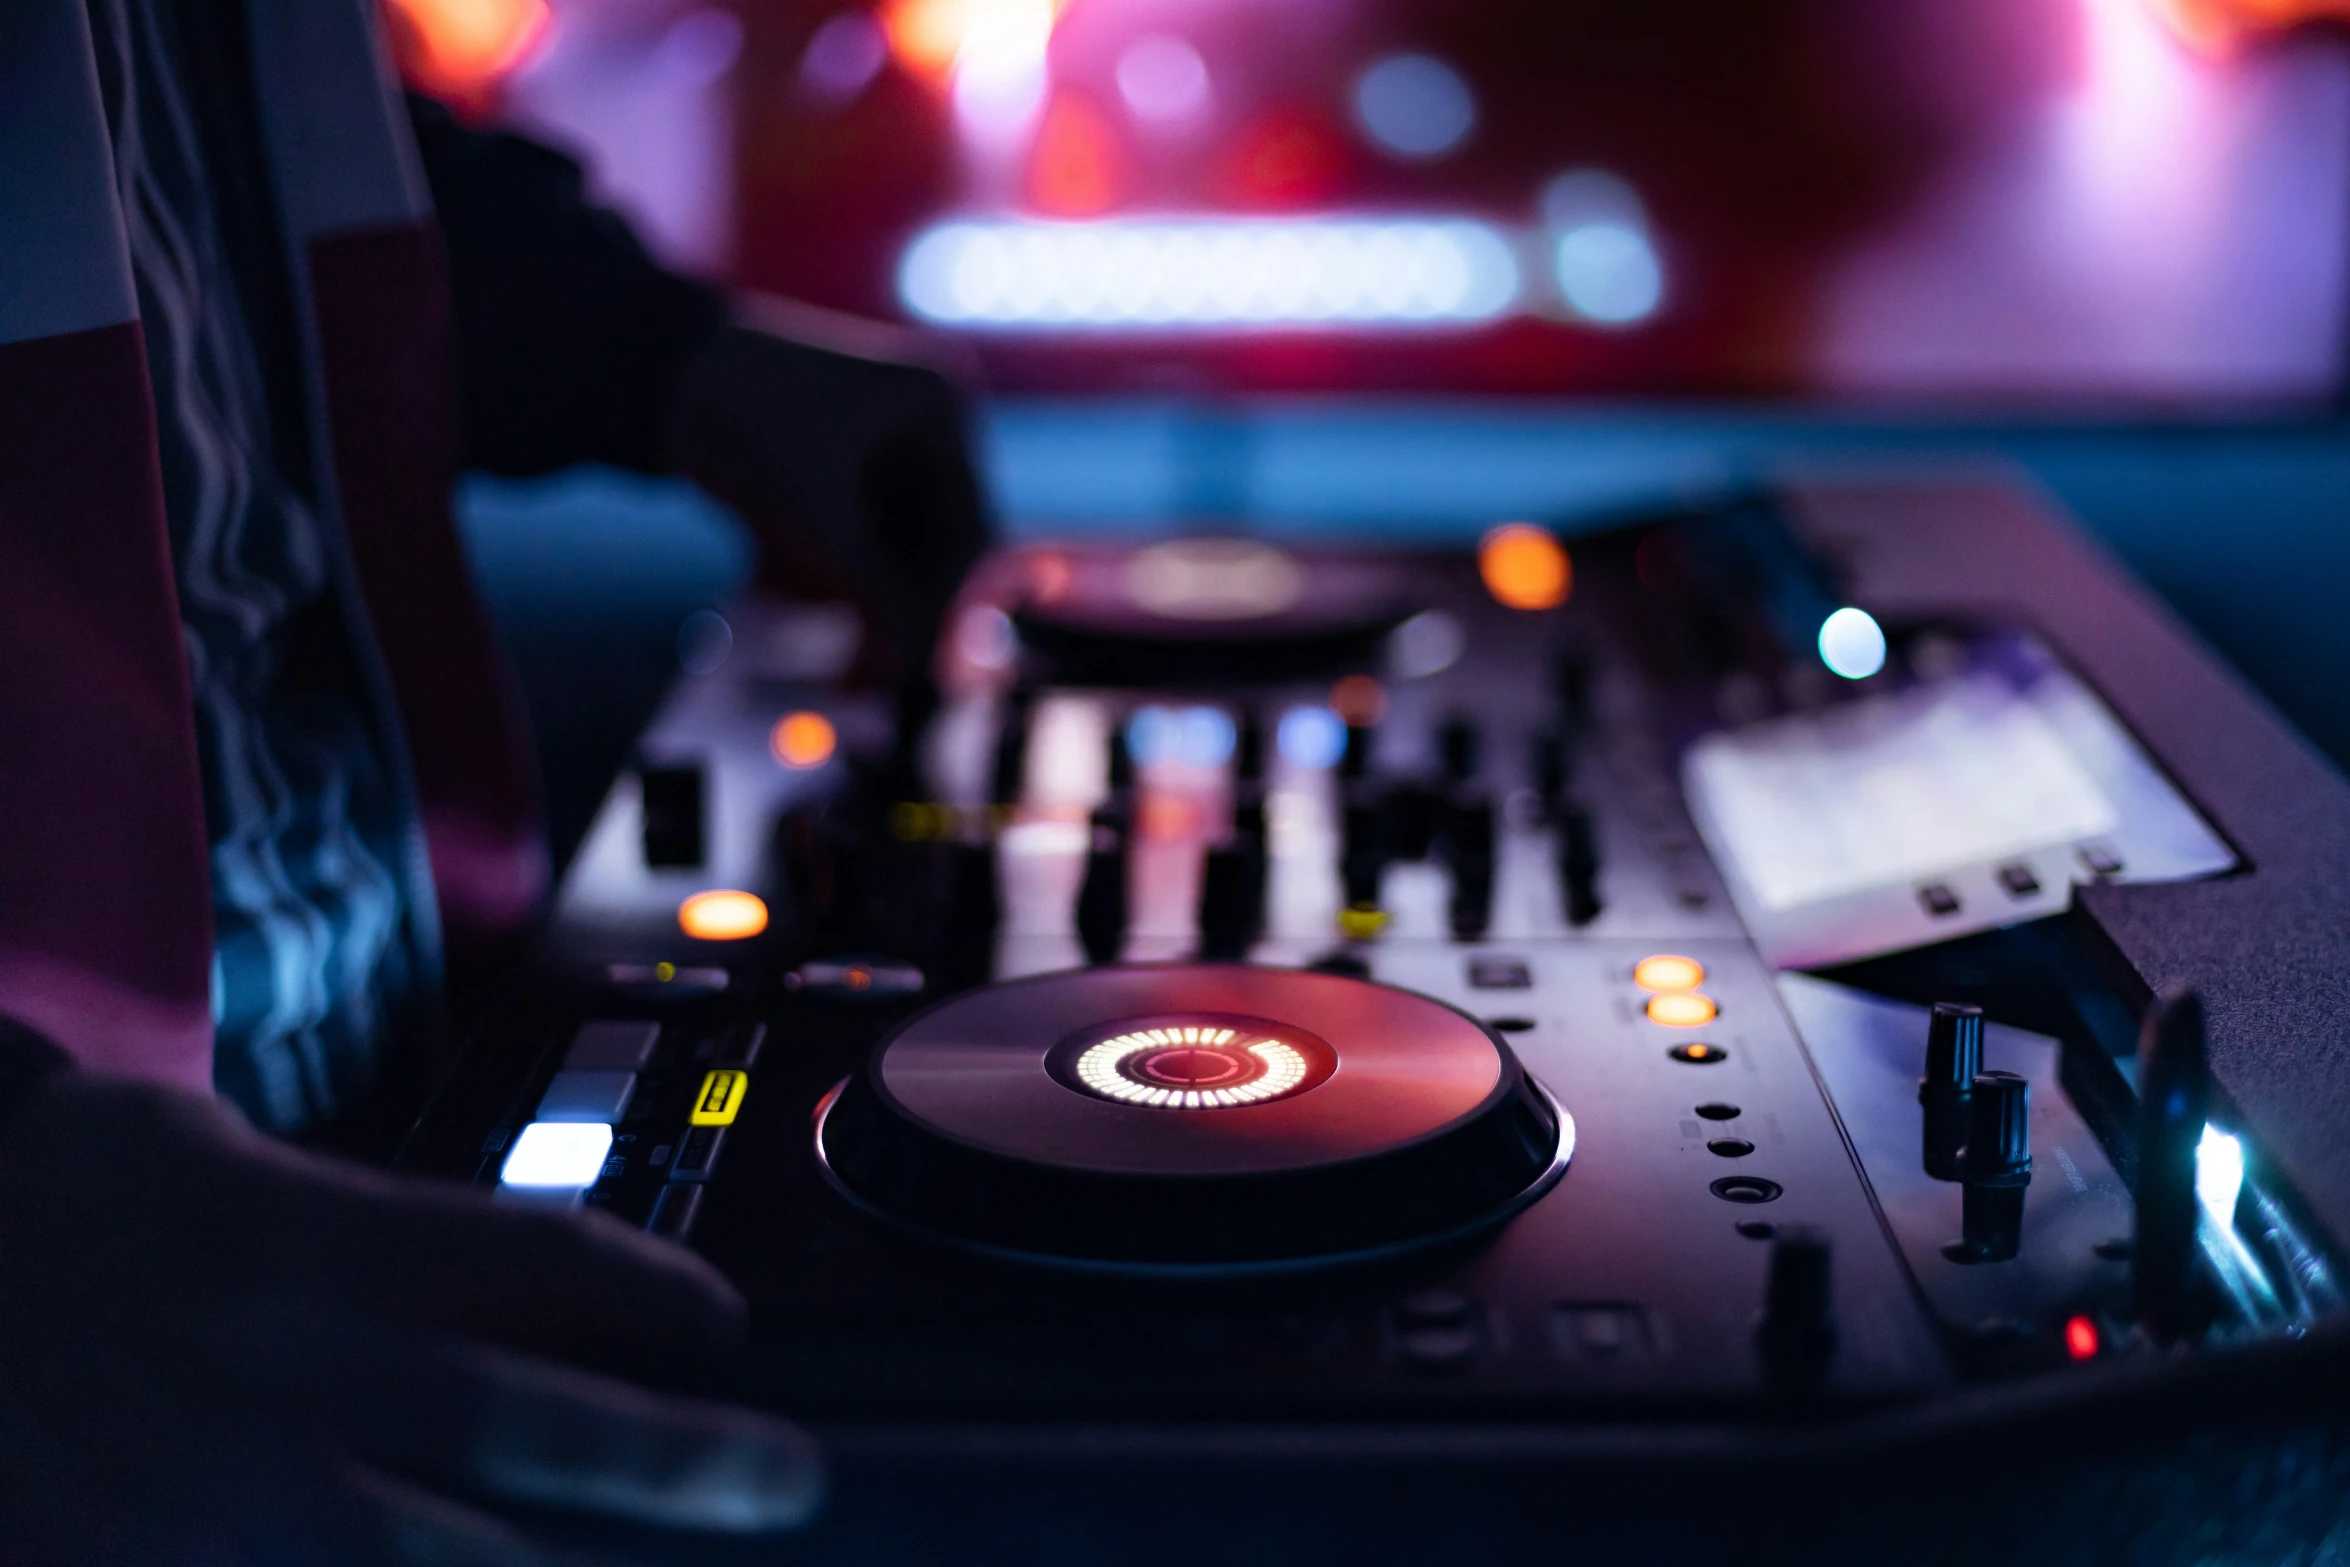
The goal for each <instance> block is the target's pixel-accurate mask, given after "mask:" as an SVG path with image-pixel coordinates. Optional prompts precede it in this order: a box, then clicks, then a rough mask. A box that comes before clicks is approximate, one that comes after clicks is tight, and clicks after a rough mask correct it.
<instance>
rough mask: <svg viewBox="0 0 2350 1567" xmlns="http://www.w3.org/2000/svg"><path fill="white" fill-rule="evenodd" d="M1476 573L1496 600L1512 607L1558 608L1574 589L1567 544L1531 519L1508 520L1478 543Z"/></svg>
mask: <svg viewBox="0 0 2350 1567" xmlns="http://www.w3.org/2000/svg"><path fill="white" fill-rule="evenodd" d="M1477 574H1478V575H1479V576H1481V577H1483V578H1484V579H1485V591H1486V592H1488V593H1490V594H1492V595H1493V597H1494V600H1495V602H1497V603H1500V604H1503V605H1506V606H1507V607H1509V608H1511V609H1556V608H1557V607H1558V606H1559V605H1561V604H1564V603H1565V602H1566V601H1567V594H1568V593H1569V592H1570V591H1571V590H1572V589H1573V588H1574V585H1575V571H1574V567H1573V566H1572V565H1570V564H1569V563H1568V561H1567V551H1566V547H1565V546H1564V545H1562V544H1560V543H1559V541H1558V540H1557V539H1555V538H1552V537H1551V535H1550V533H1549V530H1547V529H1544V528H1537V527H1535V526H1534V525H1533V524H1532V523H1530V522H1505V523H1503V524H1502V525H1501V526H1500V527H1498V528H1495V529H1494V530H1493V531H1492V532H1490V533H1488V534H1486V535H1485V537H1484V538H1483V539H1482V540H1481V541H1480V542H1479V543H1478V545H1477Z"/></svg>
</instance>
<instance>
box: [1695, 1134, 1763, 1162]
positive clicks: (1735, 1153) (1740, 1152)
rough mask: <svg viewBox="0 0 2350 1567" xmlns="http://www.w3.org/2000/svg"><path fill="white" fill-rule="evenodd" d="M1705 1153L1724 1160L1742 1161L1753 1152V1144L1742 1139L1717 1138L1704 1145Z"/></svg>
mask: <svg viewBox="0 0 2350 1567" xmlns="http://www.w3.org/2000/svg"><path fill="white" fill-rule="evenodd" d="M1705 1151H1706V1152H1707V1153H1711V1154H1719V1155H1721V1156H1722V1157H1723V1158H1725V1159H1743V1158H1745V1157H1746V1156H1747V1155H1748V1154H1750V1153H1752V1152H1754V1144H1752V1143H1750V1142H1748V1141H1747V1140H1746V1139H1745V1138H1743V1137H1717V1138H1715V1139H1714V1140H1713V1141H1711V1142H1709V1143H1707V1144H1706V1145H1705Z"/></svg>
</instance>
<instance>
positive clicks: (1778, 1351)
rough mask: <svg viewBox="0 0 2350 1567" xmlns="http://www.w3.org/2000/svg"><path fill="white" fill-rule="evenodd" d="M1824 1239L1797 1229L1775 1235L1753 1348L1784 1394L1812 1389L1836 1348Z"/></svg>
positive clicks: (1797, 1227)
mask: <svg viewBox="0 0 2350 1567" xmlns="http://www.w3.org/2000/svg"><path fill="white" fill-rule="evenodd" d="M1830 1259H1831V1252H1830V1247H1829V1243H1828V1238H1827V1237H1826V1236H1825V1235H1822V1234H1821V1233H1820V1232H1819V1231H1817V1230H1813V1229H1809V1228H1807V1227H1805V1226H1802V1225H1791V1226H1789V1227H1787V1228H1785V1229H1782V1230H1781V1231H1779V1233H1778V1236H1777V1238H1776V1239H1775V1240H1773V1242H1772V1243H1771V1271H1770V1278H1769V1281H1768V1282H1767V1283H1766V1284H1765V1285H1764V1289H1763V1313H1762V1321H1761V1322H1760V1323H1759V1324H1758V1325H1757V1326H1756V1328H1755V1346H1756V1348H1758V1349H1759V1350H1760V1351H1761V1352H1762V1361H1763V1370H1764V1374H1765V1375H1766V1376H1767V1377H1768V1378H1769V1380H1770V1381H1771V1382H1772V1383H1773V1384H1774V1385H1775V1386H1778V1387H1780V1388H1782V1389H1784V1390H1787V1391H1805V1390H1808V1389H1810V1388H1813V1387H1816V1386H1818V1384H1819V1382H1820V1380H1821V1378H1822V1377H1824V1376H1825V1375H1826V1374H1827V1369H1828V1360H1829V1357H1830V1356H1831V1355H1833V1354H1834V1353H1835V1349H1836V1305H1835V1295H1834V1292H1833V1288H1832V1280H1831V1277H1830V1269H1829V1262H1830Z"/></svg>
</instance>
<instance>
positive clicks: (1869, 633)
mask: <svg viewBox="0 0 2350 1567" xmlns="http://www.w3.org/2000/svg"><path fill="white" fill-rule="evenodd" d="M1820 662H1821V663H1823V664H1825V665H1827V666H1828V667H1829V668H1830V669H1831V670H1833V671H1835V672H1836V673H1837V674H1839V675H1842V676H1843V677H1844V678H1845V679H1847V680H1866V679H1868V677H1869V676H1871V675H1873V674H1875V673H1876V672H1877V671H1878V670H1880V669H1883V668H1884V667H1885V632H1884V628H1883V627H1881V626H1879V625H1878V624H1877V621H1876V617H1875V616H1873V615H1871V614H1870V613H1869V612H1868V611H1867V610H1865V609H1854V608H1852V607H1851V606H1850V605H1846V606H1845V607H1844V608H1842V609H1840V610H1838V611H1836V613H1834V614H1833V615H1830V616H1829V617H1828V618H1827V619H1826V620H1823V621H1821V622H1820Z"/></svg>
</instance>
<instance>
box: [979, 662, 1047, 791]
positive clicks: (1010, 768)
mask: <svg viewBox="0 0 2350 1567" xmlns="http://www.w3.org/2000/svg"><path fill="white" fill-rule="evenodd" d="M1035 704H1036V697H1035V693H1034V692H1032V691H1031V690H1030V689H1029V688H1028V687H1026V686H1017V687H1015V688H1014V689H1013V691H1012V696H1011V700H1010V701H1008V702H1006V703H1005V704H1004V722H1003V727H1002V728H1000V729H998V730H997V731H996V737H995V765H994V768H993V775H992V777H991V779H990V781H989V785H988V798H989V799H990V800H991V801H993V802H994V803H995V804H997V805H1017V804H1019V803H1020V785H1021V782H1022V780H1023V778H1024V777H1025V775H1026V773H1027V770H1028V716H1029V713H1030V711H1031V710H1032V709H1033V708H1034V706H1035Z"/></svg>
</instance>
